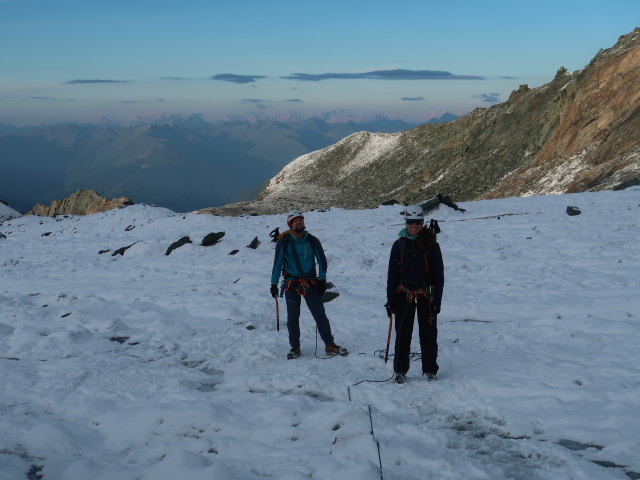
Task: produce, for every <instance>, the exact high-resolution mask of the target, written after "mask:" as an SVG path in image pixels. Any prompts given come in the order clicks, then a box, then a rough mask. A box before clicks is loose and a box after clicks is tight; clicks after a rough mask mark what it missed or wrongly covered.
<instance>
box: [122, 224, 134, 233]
mask: <svg viewBox="0 0 640 480" xmlns="http://www.w3.org/2000/svg"><path fill="white" fill-rule="evenodd" d="M134 228H136V226H135V225H129V226H128V227H127V228H125V229H124V231H125V232H130V231H131V230H133V229H134Z"/></svg>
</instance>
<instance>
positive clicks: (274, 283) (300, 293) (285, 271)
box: [271, 211, 348, 360]
mask: <svg viewBox="0 0 640 480" xmlns="http://www.w3.org/2000/svg"><path fill="white" fill-rule="evenodd" d="M287 225H288V226H289V229H290V230H289V232H286V233H285V234H283V235H282V238H280V240H278V243H277V244H276V253H275V258H274V262H273V270H272V272H271V296H272V297H273V298H277V297H278V281H279V279H280V275H281V274H282V276H283V277H284V280H283V282H282V287H281V288H282V293H284V296H285V298H286V300H287V329H288V330H289V344H290V345H291V351H290V352H289V353H288V354H287V358H288V359H290V360H291V359H293V358H297V357H299V356H300V355H301V351H300V304H301V299H302V297H304V299H305V301H306V302H307V306H308V307H309V311H310V312H311V315H313V319H314V320H315V322H316V325H317V326H318V333H320V338H322V341H323V342H324V345H325V348H324V350H325V353H326V354H327V355H331V356H333V355H347V354H348V352H347V350H346V349H345V348H342V347H340V346H339V345H336V344H335V342H334V340H333V335H332V334H331V325H330V323H329V319H328V318H327V315H326V313H325V311H324V305H323V303H322V295H323V294H324V292H325V291H326V289H327V280H326V278H327V258H326V257H325V255H324V250H323V249H322V245H321V244H320V240H318V239H317V238H316V237H314V236H313V235H311V234H310V233H308V232H307V231H306V230H305V228H306V226H305V224H304V216H303V215H302V213H300V212H297V211H296V212H292V213H290V214H289V216H288V217H287ZM316 261H317V262H318V272H317V274H316ZM282 293H281V295H282Z"/></svg>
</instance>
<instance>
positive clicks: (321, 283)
mask: <svg viewBox="0 0 640 480" xmlns="http://www.w3.org/2000/svg"><path fill="white" fill-rule="evenodd" d="M317 282H318V286H317V287H316V290H318V293H319V294H320V295H321V296H322V295H324V292H326V291H327V280H326V279H325V278H319V279H318V280H317Z"/></svg>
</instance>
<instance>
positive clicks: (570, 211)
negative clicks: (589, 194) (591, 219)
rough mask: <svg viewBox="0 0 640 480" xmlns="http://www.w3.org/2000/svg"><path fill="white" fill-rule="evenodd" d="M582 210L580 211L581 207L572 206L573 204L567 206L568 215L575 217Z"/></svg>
mask: <svg viewBox="0 0 640 480" xmlns="http://www.w3.org/2000/svg"><path fill="white" fill-rule="evenodd" d="M581 213H582V212H581V211H580V209H579V208H578V207H572V206H568V207H567V215H569V216H571V217H573V216H575V215H580V214H581Z"/></svg>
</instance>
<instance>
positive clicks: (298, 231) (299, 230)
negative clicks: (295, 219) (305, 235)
mask: <svg viewBox="0 0 640 480" xmlns="http://www.w3.org/2000/svg"><path fill="white" fill-rule="evenodd" d="M293 231H294V232H296V233H302V232H304V227H296V228H294V229H293Z"/></svg>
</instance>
